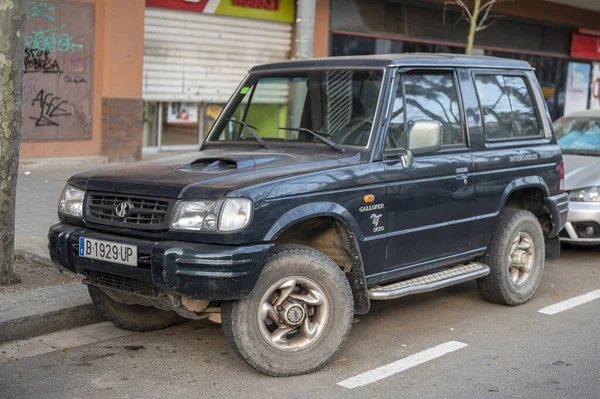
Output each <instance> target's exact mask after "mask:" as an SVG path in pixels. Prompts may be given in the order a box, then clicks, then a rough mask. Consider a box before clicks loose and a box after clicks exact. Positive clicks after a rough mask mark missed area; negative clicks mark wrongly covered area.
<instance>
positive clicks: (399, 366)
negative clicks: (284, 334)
mask: <svg viewBox="0 0 600 399" xmlns="http://www.w3.org/2000/svg"><path fill="white" fill-rule="evenodd" d="M466 346H467V344H465V343H462V342H458V341H450V342H446V343H444V344H441V345H438V346H436V347H433V348H430V349H427V350H424V351H422V352H419V353H415V354H414V355H410V356H408V357H405V358H404V359H400V360H398V361H396V362H393V363H390V364H386V365H385V366H381V367H378V368H376V369H373V370H369V371H367V372H364V373H362V374H359V375H357V376H354V377H351V378H348V379H347V380H344V381H340V382H338V383H337V384H338V385H339V386H342V387H344V388H348V389H354V388H358V387H362V386H365V385H369V384H372V383H374V382H377V381H379V380H383V379H384V378H387V377H391V376H392V375H394V374H397V373H400V372H401V371H404V370H408V369H409V368H411V367H414V366H418V365H419V364H423V363H426V362H428V361H430V360H433V359H437V358H438V357H441V356H444V355H446V354H448V353H451V352H454V351H457V350H459V349H462V348H465V347H466Z"/></svg>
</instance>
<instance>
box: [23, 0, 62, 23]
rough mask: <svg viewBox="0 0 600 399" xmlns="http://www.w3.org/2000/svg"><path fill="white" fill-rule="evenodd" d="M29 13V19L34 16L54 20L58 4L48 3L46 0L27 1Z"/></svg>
mask: <svg viewBox="0 0 600 399" xmlns="http://www.w3.org/2000/svg"><path fill="white" fill-rule="evenodd" d="M27 5H28V8H29V9H28V11H29V12H28V13H27V19H29V18H32V17H40V18H46V19H47V20H49V21H52V22H54V11H55V9H56V6H55V5H54V4H48V3H46V2H45V1H40V2H37V3H36V2H35V1H30V2H28V3H27Z"/></svg>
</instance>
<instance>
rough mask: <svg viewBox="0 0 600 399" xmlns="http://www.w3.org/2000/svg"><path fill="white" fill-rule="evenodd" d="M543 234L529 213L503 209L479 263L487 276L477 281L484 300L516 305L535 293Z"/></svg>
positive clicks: (542, 261) (540, 277)
mask: <svg viewBox="0 0 600 399" xmlns="http://www.w3.org/2000/svg"><path fill="white" fill-rule="evenodd" d="M544 261H545V249H544V233H543V231H542V227H541V226H540V222H539V221H538V219H537V218H536V217H535V215H534V214H533V213H531V212H529V211H525V210H522V209H515V208H506V209H504V211H503V212H502V214H501V216H500V224H499V226H498V230H497V231H496V234H495V235H494V238H493V239H492V242H491V244H490V246H489V247H488V250H487V252H486V253H485V255H484V256H483V260H482V263H484V264H486V265H488V266H489V267H490V270H491V271H490V274H489V275H487V276H486V277H483V278H480V279H478V280H477V285H478V287H479V292H480V293H481V295H482V296H483V298H485V299H486V300H488V301H490V302H494V303H499V304H503V305H511V306H515V305H520V304H522V303H525V302H527V301H528V300H529V299H530V298H531V297H532V296H533V294H534V293H535V291H536V289H537V287H538V285H539V284H540V281H541V279H542V273H543V271H544Z"/></svg>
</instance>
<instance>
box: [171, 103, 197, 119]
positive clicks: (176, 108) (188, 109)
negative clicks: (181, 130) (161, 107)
mask: <svg viewBox="0 0 600 399" xmlns="http://www.w3.org/2000/svg"><path fill="white" fill-rule="evenodd" d="M167 123H183V124H185V123H198V104H196V103H182V102H175V103H169V109H168V111H167Z"/></svg>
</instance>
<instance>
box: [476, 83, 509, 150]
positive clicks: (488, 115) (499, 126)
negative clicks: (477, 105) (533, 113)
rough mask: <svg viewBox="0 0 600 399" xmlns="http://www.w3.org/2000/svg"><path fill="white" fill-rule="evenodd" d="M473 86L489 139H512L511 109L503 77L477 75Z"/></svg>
mask: <svg viewBox="0 0 600 399" xmlns="http://www.w3.org/2000/svg"><path fill="white" fill-rule="evenodd" d="M475 86H476V87H477V94H478V95H479V101H480V102H481V107H482V108H483V118H484V124H485V133H486V135H487V137H488V138H489V139H502V138H506V137H512V129H513V128H512V108H511V107H510V99H509V98H508V94H507V93H506V84H505V83H504V77H503V76H495V75H477V76H476V77H475Z"/></svg>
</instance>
